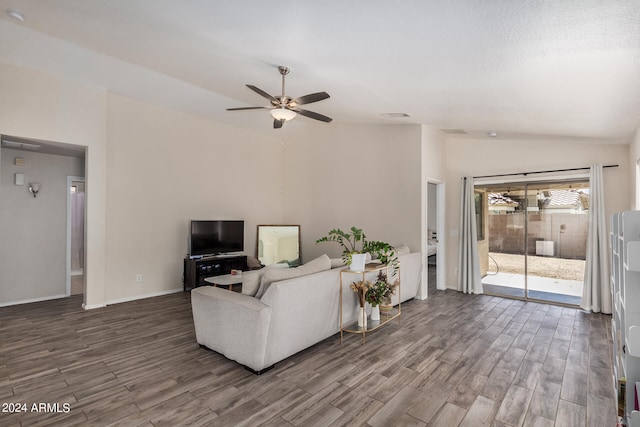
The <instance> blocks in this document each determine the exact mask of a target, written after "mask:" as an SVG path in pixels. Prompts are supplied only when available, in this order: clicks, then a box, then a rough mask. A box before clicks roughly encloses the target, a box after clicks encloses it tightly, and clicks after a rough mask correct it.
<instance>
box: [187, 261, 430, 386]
mask: <svg viewBox="0 0 640 427" xmlns="http://www.w3.org/2000/svg"><path fill="white" fill-rule="evenodd" d="M398 259H399V261H400V266H401V268H400V280H401V292H400V295H401V298H402V301H406V300H408V299H411V298H414V297H415V296H416V294H417V292H418V287H419V284H420V277H421V271H422V254H421V253H420V252H415V253H409V254H404V255H400V256H399V257H398ZM327 260H328V258H327ZM314 261H315V260H314ZM341 269H342V268H333V269H328V270H325V271H320V272H317V273H312V274H308V275H304V276H301V277H296V278H291V279H286V280H281V281H277V282H273V283H272V284H271V285H270V286H269V287H268V289H266V291H265V292H264V295H262V297H261V298H256V297H253V296H249V295H244V294H241V293H237V292H230V291H228V290H226V289H222V288H215V287H211V286H204V287H199V288H196V289H194V290H193V291H192V292H191V304H192V308H193V320H194V324H195V332H196V339H197V341H198V343H199V344H200V345H202V346H205V347H207V348H209V349H211V350H213V351H216V352H218V353H220V354H222V355H224V356H226V357H227V358H229V359H232V360H235V361H237V362H238V363H240V364H242V365H245V366H246V367H248V368H249V369H251V370H253V371H255V372H256V373H260V372H262V371H264V370H266V369H268V368H270V367H271V366H273V365H274V364H275V363H277V362H279V361H281V360H283V359H286V358H287V357H289V356H291V355H293V354H295V353H298V352H299V351H301V350H304V349H305V348H307V347H310V346H312V345H314V344H316V343H318V342H320V341H322V340H324V339H326V338H328V337H330V336H332V335H334V334H336V333H337V332H340V328H339V294H340V292H339V289H340V270H341ZM357 277H358V276H355V275H351V274H350V275H349V278H350V279H354V278H357ZM345 279H346V277H345ZM345 282H347V281H346V280H345ZM350 283H351V281H349V282H347V283H343V290H342V293H343V295H342V297H343V322H344V323H348V322H351V321H355V320H356V315H357V309H358V302H357V299H356V295H355V293H354V292H353V291H352V290H351V289H350V288H349V284H350ZM394 298H395V300H394V304H397V302H398V296H397V295H395V296H394Z"/></svg>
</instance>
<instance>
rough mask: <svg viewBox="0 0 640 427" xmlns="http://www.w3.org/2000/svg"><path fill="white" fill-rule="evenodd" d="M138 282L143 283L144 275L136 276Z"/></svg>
mask: <svg viewBox="0 0 640 427" xmlns="http://www.w3.org/2000/svg"><path fill="white" fill-rule="evenodd" d="M136 282H138V283H142V274H138V275H136Z"/></svg>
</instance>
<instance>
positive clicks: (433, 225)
mask: <svg viewBox="0 0 640 427" xmlns="http://www.w3.org/2000/svg"><path fill="white" fill-rule="evenodd" d="M426 184H427V185H426V197H425V199H424V200H425V203H426V206H425V222H424V228H423V232H424V233H425V235H424V238H423V241H424V242H425V243H424V247H423V253H424V254H425V260H424V266H425V268H424V274H423V277H422V280H423V283H426V284H427V286H425V287H424V293H423V295H424V297H425V298H426V297H428V295H429V294H431V293H432V292H435V290H436V289H441V290H444V289H446V285H445V283H446V281H445V280H446V279H445V265H444V263H445V239H444V238H443V237H444V230H445V221H444V218H445V216H444V212H445V209H444V207H445V200H444V198H445V184H444V182H442V181H440V180H437V179H432V178H427V180H426Z"/></svg>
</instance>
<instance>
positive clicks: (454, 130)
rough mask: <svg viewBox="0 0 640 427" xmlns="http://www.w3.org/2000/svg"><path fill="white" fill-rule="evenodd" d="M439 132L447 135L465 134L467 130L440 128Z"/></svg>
mask: <svg viewBox="0 0 640 427" xmlns="http://www.w3.org/2000/svg"><path fill="white" fill-rule="evenodd" d="M440 132H442V133H446V134H447V135H467V131H465V130H464V129H440Z"/></svg>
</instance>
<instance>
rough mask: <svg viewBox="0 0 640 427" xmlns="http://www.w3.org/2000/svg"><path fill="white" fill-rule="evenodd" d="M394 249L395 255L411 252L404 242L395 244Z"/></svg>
mask: <svg viewBox="0 0 640 427" xmlns="http://www.w3.org/2000/svg"><path fill="white" fill-rule="evenodd" d="M395 250H396V255H397V256H400V255H406V254H409V253H411V249H409V246H407V245H404V244H400V245H396V247H395Z"/></svg>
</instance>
